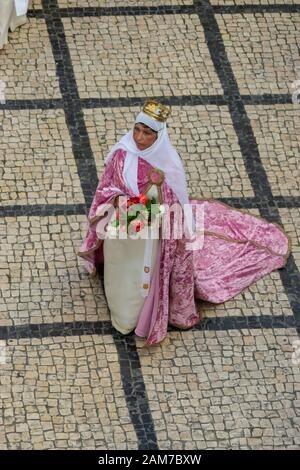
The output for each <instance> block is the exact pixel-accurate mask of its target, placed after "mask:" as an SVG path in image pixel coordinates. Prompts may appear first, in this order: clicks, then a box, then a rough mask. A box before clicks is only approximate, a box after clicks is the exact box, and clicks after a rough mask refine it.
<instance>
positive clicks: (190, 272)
mask: <svg viewBox="0 0 300 470" xmlns="http://www.w3.org/2000/svg"><path fill="white" fill-rule="evenodd" d="M125 156H126V152H125V151H123V150H121V149H120V150H117V151H116V152H115V153H114V155H113V157H112V158H111V159H110V161H109V163H108V165H107V167H106V169H105V171H104V174H103V176H102V178H101V179H100V181H99V185H98V187H97V190H96V193H95V196H94V200H93V202H92V205H91V208H90V212H89V219H88V229H87V233H86V236H85V239H84V241H83V243H82V245H81V247H80V250H79V252H78V254H79V256H81V257H83V258H84V259H85V267H86V269H87V271H88V272H90V273H92V272H95V269H96V266H97V264H99V263H102V262H103V240H100V239H99V238H98V236H97V233H96V223H97V221H98V220H99V218H98V217H97V215H96V211H97V208H98V207H99V205H100V204H105V203H107V202H110V201H112V200H114V198H115V197H116V196H117V195H121V194H126V195H128V196H134V194H133V193H131V191H130V190H129V189H128V187H127V186H126V183H125V181H124V179H123V176H122V175H123V166H124V160H125ZM151 168H152V167H151V165H150V164H149V163H148V162H146V161H145V160H143V159H142V158H140V159H139V163H138V188H139V190H140V192H143V191H144V190H145V188H146V187H147V185H148V183H149V179H148V175H149V170H151ZM161 195H162V199H163V202H164V203H165V204H169V205H172V204H174V203H176V202H177V203H178V200H177V198H176V196H175V194H174V193H173V191H172V190H171V189H170V187H169V186H168V185H167V183H166V181H164V182H163V184H162V186H161ZM191 202H192V203H193V204H197V205H200V206H201V207H202V208H203V209H204V243H203V246H202V248H201V249H199V250H196V251H190V250H186V248H185V243H184V241H183V240H176V239H172V237H171V239H162V240H161V244H160V250H159V256H158V257H157V262H156V264H155V266H154V268H153V269H154V270H153V275H152V281H151V285H150V291H149V295H148V297H146V300H145V302H144V304H143V307H142V309H141V311H140V313H139V317H138V322H137V325H136V329H135V333H136V334H137V335H138V336H143V337H147V344H149V345H152V344H156V343H159V342H161V341H162V340H163V339H164V338H165V336H166V334H167V327H168V324H170V325H174V326H176V327H179V328H182V329H187V328H190V327H192V326H193V325H195V324H197V323H198V322H199V321H200V320H201V316H200V314H199V312H197V309H196V305H195V298H197V299H203V300H205V301H208V302H212V303H222V302H225V301H226V300H228V299H231V298H233V297H234V296H235V295H237V294H239V293H240V292H241V291H242V290H244V289H245V288H246V287H247V286H249V285H250V284H252V283H253V282H256V281H257V280H258V279H260V278H262V277H263V276H264V275H266V274H268V273H270V272H271V271H273V270H275V269H278V268H282V267H283V266H284V265H285V264H286V261H287V258H288V255H289V252H290V240H289V238H288V236H287V234H286V233H285V232H284V231H283V229H282V228H281V227H280V226H279V225H276V224H274V223H269V222H268V221H267V220H265V219H262V218H260V217H256V216H253V215H250V214H247V213H245V212H242V211H240V210H237V209H234V208H231V207H229V206H227V205H225V204H223V203H221V202H218V201H216V200H213V199H200V200H191Z"/></svg>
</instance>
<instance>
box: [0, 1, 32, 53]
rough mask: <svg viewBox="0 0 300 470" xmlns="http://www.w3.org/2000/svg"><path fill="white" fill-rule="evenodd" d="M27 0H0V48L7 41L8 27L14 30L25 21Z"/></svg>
mask: <svg viewBox="0 0 300 470" xmlns="http://www.w3.org/2000/svg"><path fill="white" fill-rule="evenodd" d="M28 5H30V2H28V1H27V0H0V49H2V47H3V46H4V45H5V44H7V42H8V29H10V30H11V31H14V30H15V29H16V28H17V27H18V26H21V25H23V24H24V23H26V21H27V18H26V12H27V8H28Z"/></svg>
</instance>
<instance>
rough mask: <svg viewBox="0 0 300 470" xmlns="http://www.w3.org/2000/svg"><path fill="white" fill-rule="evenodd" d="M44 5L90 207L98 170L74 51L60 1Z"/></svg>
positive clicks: (69, 127) (65, 110)
mask: <svg viewBox="0 0 300 470" xmlns="http://www.w3.org/2000/svg"><path fill="white" fill-rule="evenodd" d="M42 5H43V12H44V19H45V21H46V25H47V30H48V35H49V39H50V43H51V47H52V53H53V58H54V61H55V65H56V75H57V77H58V80H59V86H60V92H61V95H62V103H63V109H64V112H65V117H66V123H67V127H68V130H69V133H70V137H71V142H72V149H73V154H74V158H75V161H76V165H77V171H78V176H79V179H80V183H81V188H82V191H83V195H84V199H85V203H86V205H87V207H90V205H91V203H92V200H93V196H94V192H95V188H96V186H97V183H98V177H97V169H96V165H95V161H94V157H93V152H92V149H91V145H90V141H89V137H88V133H87V130H86V125H85V121H84V116H83V110H82V106H81V102H80V99H79V93H78V90H77V85H76V80H75V75H74V70H73V65H72V60H71V56H70V51H69V48H68V44H67V40H66V36H65V32H64V27H63V23H62V20H61V18H60V15H59V8H58V5H57V0H42Z"/></svg>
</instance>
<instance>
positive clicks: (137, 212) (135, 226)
mask: <svg viewBox="0 0 300 470" xmlns="http://www.w3.org/2000/svg"><path fill="white" fill-rule="evenodd" d="M125 200H126V204H122V203H121V204H120V205H119V206H118V207H117V208H116V211H115V217H113V218H112V219H111V221H110V222H109V224H108V227H107V232H108V235H111V236H112V237H114V236H115V235H116V234H117V231H118V230H121V231H123V232H126V233H128V234H129V235H134V234H137V233H138V232H141V231H142V230H143V229H144V228H147V227H149V226H150V225H151V223H153V221H154V220H155V218H156V217H157V216H158V215H159V214H160V213H162V212H163V206H161V205H160V204H159V203H158V201H157V200H156V199H155V198H154V197H148V196H147V195H146V194H143V193H142V194H140V195H139V196H135V197H131V198H127V199H125Z"/></svg>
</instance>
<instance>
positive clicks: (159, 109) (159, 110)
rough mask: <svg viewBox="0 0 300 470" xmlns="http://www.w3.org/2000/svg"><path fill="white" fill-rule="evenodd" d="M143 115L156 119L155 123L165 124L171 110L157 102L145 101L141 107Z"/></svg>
mask: <svg viewBox="0 0 300 470" xmlns="http://www.w3.org/2000/svg"><path fill="white" fill-rule="evenodd" d="M143 113H145V114H147V115H148V116H150V117H152V118H153V119H156V121H160V122H165V121H166V120H167V118H168V116H169V114H170V113H171V109H170V108H168V107H167V106H165V105H164V104H161V103H159V102H158V101H154V100H147V101H146V102H145V103H144V106H143Z"/></svg>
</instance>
